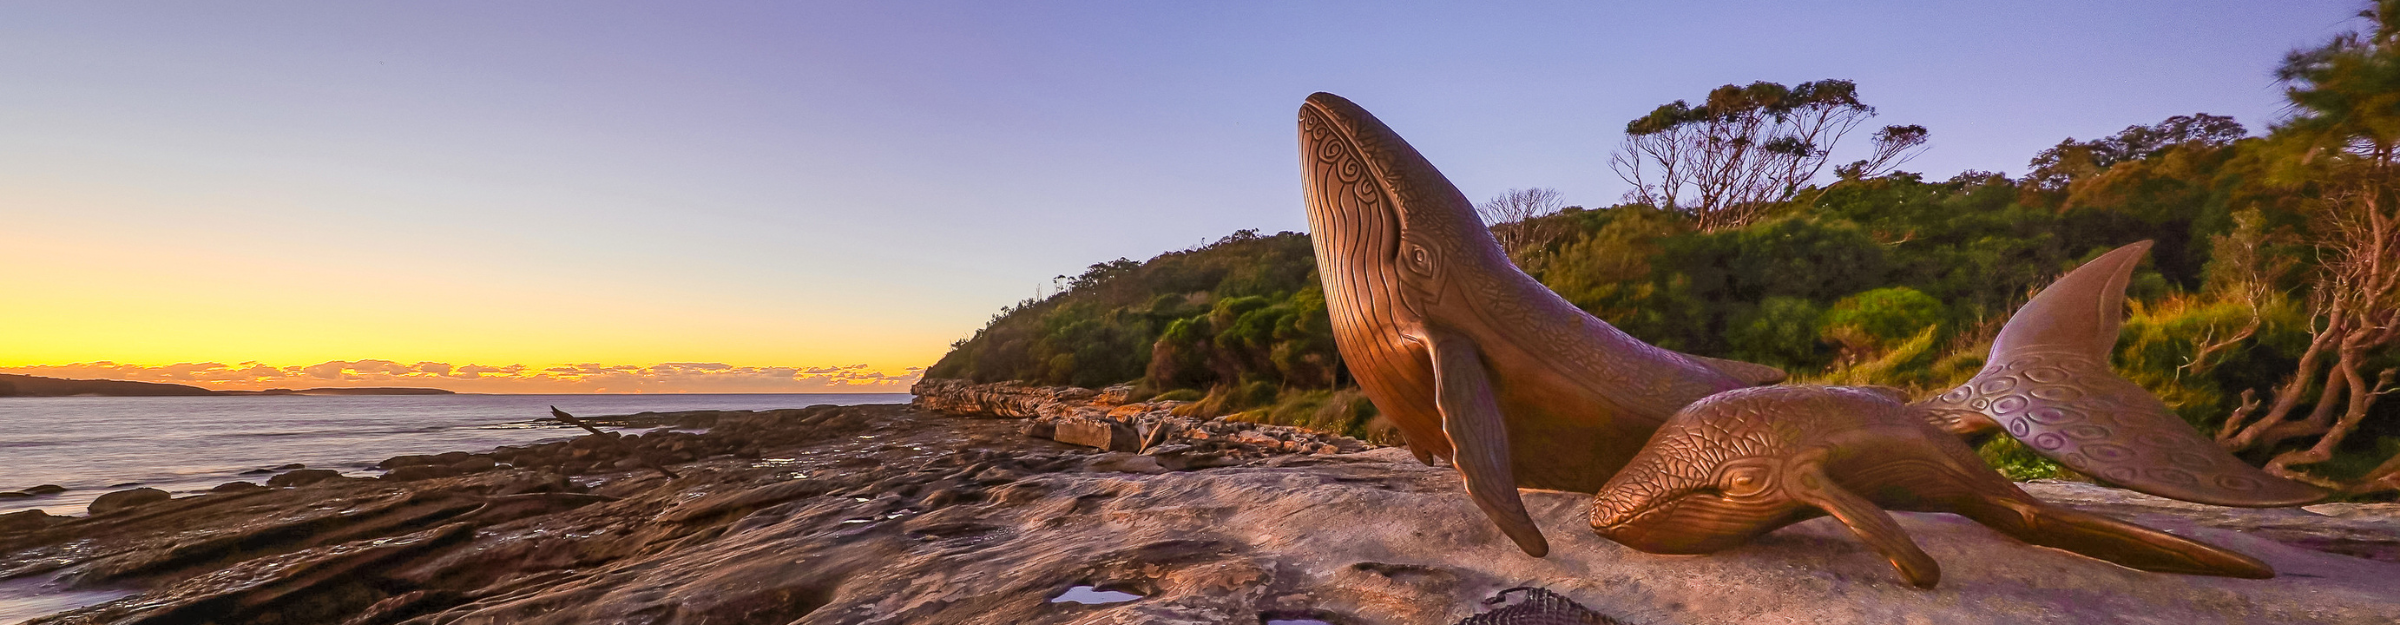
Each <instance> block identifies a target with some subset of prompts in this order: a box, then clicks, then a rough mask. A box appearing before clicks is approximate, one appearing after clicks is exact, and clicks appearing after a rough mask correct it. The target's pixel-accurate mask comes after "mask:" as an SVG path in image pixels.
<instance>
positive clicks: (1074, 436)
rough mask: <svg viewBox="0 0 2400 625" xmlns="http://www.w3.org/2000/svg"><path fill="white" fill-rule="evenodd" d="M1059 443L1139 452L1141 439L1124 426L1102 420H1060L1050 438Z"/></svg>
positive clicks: (1131, 429)
mask: <svg viewBox="0 0 2400 625" xmlns="http://www.w3.org/2000/svg"><path fill="white" fill-rule="evenodd" d="M1052 440H1056V441H1058V442H1061V443H1066V444H1069V445H1082V446H1085V447H1097V448H1100V449H1106V450H1109V451H1139V450H1141V448H1142V437H1141V436H1140V435H1138V434H1134V432H1133V428H1130V427H1126V426H1125V424H1122V423H1118V422H1115V421H1109V420H1104V419H1060V420H1059V421H1058V425H1057V432H1056V434H1055V435H1054V436H1053V437H1052Z"/></svg>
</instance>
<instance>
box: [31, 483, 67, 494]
mask: <svg viewBox="0 0 2400 625" xmlns="http://www.w3.org/2000/svg"><path fill="white" fill-rule="evenodd" d="M25 492H26V493H29V494H34V495H56V494H59V493H63V492H67V487H65V486H59V485H57V484H43V485H40V486H35V487H33V488H28V489H25Z"/></svg>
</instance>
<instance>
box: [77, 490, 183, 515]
mask: <svg viewBox="0 0 2400 625" xmlns="http://www.w3.org/2000/svg"><path fill="white" fill-rule="evenodd" d="M174 498H175V496H174V495H169V494H167V491H163V490H159V489H156V488H136V489H133V490H120V491H117V492H113V493H109V494H106V495H101V496H100V497H99V498H97V499H93V500H92V505H91V506H90V508H88V509H89V510H91V512H92V514H108V513H111V512H116V511H119V510H131V509H134V508H139V507H142V506H147V505H150V504H154V503H158V502H161V501H166V500H169V499H174Z"/></svg>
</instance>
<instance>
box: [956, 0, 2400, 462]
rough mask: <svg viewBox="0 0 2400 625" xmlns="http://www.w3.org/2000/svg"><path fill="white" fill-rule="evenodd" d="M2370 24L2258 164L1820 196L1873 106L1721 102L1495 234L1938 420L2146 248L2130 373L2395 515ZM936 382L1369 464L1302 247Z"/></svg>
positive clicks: (1991, 452) (1054, 299) (2339, 50)
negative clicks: (1036, 389)
mask: <svg viewBox="0 0 2400 625" xmlns="http://www.w3.org/2000/svg"><path fill="white" fill-rule="evenodd" d="M2364 17H2366V18H2368V23H2369V28H2368V29H2367V30H2365V31H2363V32H2359V33H2354V34H2350V35H2344V36H2342V37H2339V38H2336V39H2335V40H2333V41H2330V42H2327V43H2326V44H2324V45H2322V46H2320V47H2316V48H2308V49H2302V50H2298V51H2294V52H2293V53H2291V55H2290V56H2289V57H2287V58H2286V59H2285V61H2284V63H2283V65H2282V69H2281V71H2279V72H2278V75H2277V77H2278V78H2279V79H2280V80H2281V81H2282V84H2283V86H2284V87H2285V88H2286V93H2287V96H2288V98H2289V99H2290V102H2291V104H2292V109H2291V110H2292V113H2291V115H2290V116H2289V117H2288V118H2287V119H2284V120H2280V121H2277V122H2275V123H2273V124H2272V125H2271V126H2270V127H2267V128H2264V129H2261V130H2263V132H2262V133H2260V134H2256V135H2253V133H2252V132H2250V129H2247V128H2244V127H2243V126H2242V125H2240V124H2237V123H2235V121H2234V120H2232V119H2228V118H2224V117H2217V116H2212V115H2206V114H2195V115H2188V116H2177V117H2173V118H2169V119H2166V120H2163V121H2159V122H2157V123H2151V124H2141V125H2134V126H2130V127H2127V128H2126V129H2125V130H2124V131H2122V132H2119V133H2117V134H2115V135H2113V136H2109V137H2104V138H2098V139H2092V140H2076V139H2067V140H2064V141H2062V142H2060V143H2059V144H2057V145H2056V146H2055V147H2053V148H2051V149H2049V150H2045V151H2043V152H2041V153H2040V154H2036V155H2033V156H2032V158H2031V159H2030V161H2029V163H2028V165H2027V171H2026V173H2024V174H2023V175H2020V176H2015V177H2011V176H2007V175H2003V174H2000V173H1991V172H1976V171H1969V172H1965V173H1961V174H1958V175H1956V176H1952V177H1950V178H1948V179H1946V180H1938V181H1937V180H1928V179H1926V178H1925V177H1924V176H1922V175H1919V174H1914V173H1906V172H1899V171H1895V170H1894V168H1895V167H1897V166H1898V164H1899V163H1901V162H1904V161H1905V160H1906V157H1907V155H1908V154H1909V153H1910V151H1911V150H1915V149H1921V148H1922V147H1923V146H1924V145H1925V144H1926V143H1927V137H1928V135H1929V133H1928V131H1927V130H1926V129H1924V128H1922V127H1915V126H1890V127H1885V128H1884V129H1882V130H1881V131H1878V132H1875V133H1874V136H1873V141H1874V142H1875V153H1874V156H1872V157H1870V158H1869V159H1868V160H1864V161H1860V162H1858V163H1853V164H1851V165H1848V166H1842V167H1836V168H1834V172H1833V173H1834V176H1833V178H1834V179H1832V180H1830V181H1820V180H1818V179H1817V178H1816V176H1817V174H1818V172H1819V170H1821V169H1823V168H1824V166H1825V164H1826V163H1825V162H1824V161H1825V155H1826V153H1828V152H1830V150H1829V146H1830V145H1831V144H1832V141H1834V140H1838V139H1839V137H1840V136H1841V134H1843V133H1846V132H1849V131H1850V130H1851V129H1852V128H1854V127H1855V126H1857V125H1858V123H1860V122H1861V121H1863V120H1864V119H1865V118H1866V117H1868V116H1872V115H1873V114H1874V110H1873V109H1872V108H1871V107H1867V106H1866V105H1865V104H1864V103H1862V102H1859V101H1858V99H1857V92H1856V88H1855V86H1854V85H1851V84H1850V83H1848V82H1846V81H1820V82H1818V83H1806V84H1803V85H1799V86H1797V87H1791V88H1786V87H1783V86H1782V85H1776V84H1774V83H1754V84H1752V85H1748V86H1732V85H1729V86H1727V87H1725V88H1722V89H1719V90H1717V91H1716V92H1713V93H1711V94H1709V97H1708V98H1707V99H1706V100H1704V101H1703V102H1702V103H1701V104H1698V105H1693V104H1689V103H1686V102H1683V101H1678V102H1675V103H1672V104H1669V105H1666V106H1662V107H1660V110H1659V111H1658V112H1654V113H1652V114H1650V115H1648V116H1644V117H1642V118H1639V119H1635V120H1633V121H1632V122H1631V123H1629V124H1628V127H1627V141H1626V144H1625V145H1626V147H1624V148H1622V149H1621V150H1620V153H1619V156H1618V162H1619V168H1618V171H1619V174H1620V175H1621V176H1624V177H1625V178H1626V179H1627V181H1628V182H1629V183H1632V184H1633V185H1635V187H1636V191H1635V192H1633V193H1629V194H1628V197H1627V202H1626V203H1624V204H1620V205H1617V206H1611V207H1606V208H1595V209H1586V208H1581V207H1565V208H1563V209H1560V208H1556V207H1555V205H1556V200H1555V198H1556V196H1555V193H1546V191H1545V190H1517V191H1512V192H1511V193H1510V194H1505V195H1503V196H1501V197H1498V198H1494V200H1493V201H1492V202H1490V203H1487V204H1486V206H1485V207H1484V208H1485V209H1486V210H1485V213H1486V215H1487V217H1489V218H1490V219H1489V221H1491V222H1492V223H1494V224H1495V225H1494V226H1493V228H1494V232H1495V234H1496V235H1498V237H1499V238H1500V240H1501V241H1502V242H1503V244H1504V247H1505V248H1507V249H1508V250H1509V253H1510V256H1511V258H1512V259H1513V260H1515V261H1516V262H1517V264H1518V265H1519V266H1520V267H1521V268H1523V269H1525V271H1526V272H1527V273H1528V274H1530V275H1532V276H1533V277H1535V278H1536V279H1538V280H1540V281H1541V282H1542V283H1543V284H1545V285H1548V286H1549V287H1550V288H1551V289H1553V290H1554V291H1556V292H1558V294H1559V295H1561V296H1563V297H1564V298H1566V299H1567V300H1568V301H1570V302H1572V303H1574V304H1575V305H1576V306H1578V307H1581V308H1583V309H1584V310H1587V311H1590V312H1591V313H1593V314H1594V315H1597V316H1598V317H1600V318H1602V319H1605V320H1607V321H1609V322H1610V323H1613V324H1615V325H1617V326H1618V327H1620V328H1623V329H1624V330H1625V331H1627V332H1629V333H1631V334H1633V335H1635V336H1637V337H1640V338H1642V339H1644V340H1647V341H1650V342H1652V343H1655V344H1658V345H1660V346H1663V347H1667V348H1671V349H1676V350H1682V351H1686V352H1691V353H1696V354H1702V355H1708V356H1716V357H1723V358H1733V359H1739V360H1748V361H1753V362H1760V363H1766V364H1772V365H1776V366H1780V367H1783V368H1785V369H1786V370H1789V371H1791V372H1793V373H1794V377H1795V378H1797V379H1798V380H1801V381H1810V382H1821V383H1834V384H1883V385H1890V386H1896V387H1900V388H1904V389H1908V390H1910V391H1912V392H1915V393H1918V394H1920V395H1929V394H1932V393H1938V392H1940V391H1941V390H1944V389H1947V388H1948V387H1950V386H1952V385H1955V384H1958V383H1960V382H1961V381H1964V380H1965V379H1967V378H1968V377H1969V376H1971V375H1972V374H1973V373H1975V372H1976V371H1977V370H1978V369H1979V368H1981V366H1982V365H1983V357H1984V354H1985V351H1986V350H1988V348H1989V347H1990V341H1991V337H1992V335H1993V334H1994V333H1995V332H1996V331H1997V330H1998V327H1999V324H2000V323H2001V322H2002V321H2005V320H2006V318H2007V316H2008V314H2009V313H2010V312H2011V311H2012V310H2014V309H2015V307H2016V306H2017V305H2018V304H2021V303H2023V302H2024V301H2025V300H2026V299H2027V298H2028V297H2029V296H2030V295H2031V293H2032V292H2033V290H2035V289H2038V288H2040V287H2041V286H2043V285H2044V284H2047V283H2048V281H2049V280H2051V279H2053V278H2055V277H2056V276H2058V275H2059V274H2061V273H2063V272H2064V271H2066V270H2067V269H2070V268H2072V267H2074V266H2076V265H2077V264H2079V263H2081V262H2082V261H2084V260H2087V259H2090V258H2092V257H2094V256H2096V255H2098V254H2099V253H2101V252H2104V251H2106V250H2109V249H2112V248H2114V247H2116V246H2119V245H2123V244H2126V243H2131V242H2134V241H2140V240H2145V239H2147V240H2154V241H2157V246H2156V248H2154V250H2153V252H2152V257H2151V260H2150V261H2149V262H2147V263H2146V264H2145V265H2144V266H2143V268H2142V269H2141V270H2140V272H2139V273H2138V274H2137V276H2136V279H2135V281H2134V283H2133V285H2132V287H2131V295H2132V299H2133V300H2134V303H2133V305H2132V309H2131V311H2130V313H2129V317H2128V319H2127V323H2126V325H2125V330H2124V333H2123V337H2122V339H2121V341H2120V343H2119V345H2118V351H2117V355H2116V365H2117V367H2118V369H2119V371H2120V372H2121V373H2123V374H2124V375H2126V376H2127V377H2129V378H2132V379H2133V380H2135V381H2136V382H2139V383H2141V384H2142V385H2143V386H2145V387H2147V388H2149V389H2150V390H2151V391H2152V392H2154V393H2156V394H2157V395H2158V396H2160V397H2161V398H2163V399H2165V400H2166V401H2167V403H2168V404H2169V405H2171V406H2173V407H2175V409H2176V410H2177V411H2178V412H2179V413H2181V414H2182V415H2183V416H2184V417H2185V418H2186V419H2187V420H2189V421H2191V422H2192V423H2193V424H2194V425H2196V426H2198V427H2200V428H2201V429H2202V431H2203V432H2207V433H2210V434H2212V435H2216V436H2217V437H2218V439H2219V440H2220V442H2221V443H2223V444H2224V446H2225V447H2227V448H2228V449H2231V450H2233V451H2235V452H2236V453H2237V454H2240V455H2242V456H2243V457H2244V458H2247V459H2250V460H2252V461H2253V462H2256V463H2259V464H2263V465H2266V466H2267V467H2268V468H2269V470H2270V471H2273V472H2276V473H2279V474H2284V475H2288V476H2294V477H2298V478H2301V479H2307V480H2311V481H2315V482H2318V483H2321V484H2327V485H2333V486H2339V487H2343V488H2346V489H2348V490H2350V491H2351V492H2353V493H2360V494H2365V493H2374V492H2389V491H2393V490H2396V489H2400V402H2390V401H2377V400H2378V399H2379V398H2382V397H2384V396H2385V395H2386V394H2387V393H2389V392H2390V391H2391V390H2393V389H2394V380H2393V377H2394V371H2395V370H2396V369H2400V349H2396V348H2395V344H2396V343H2400V328H2396V326H2400V170H2396V169H2395V168H2394V165H2395V156H2396V155H2395V152H2394V150H2395V148H2400V104H2396V103H2400V19H2395V18H2400V1H2394V0H2385V1H2382V2H2378V3H2377V4H2376V6H2375V8H2373V9H2372V10H2370V11H2368V12H2366V13H2365V14H2364ZM1824 120H1833V121H1832V122H1826V121H1824ZM1811 124H1814V125H1813V126H1811ZM1936 130H1938V129H1936ZM1677 142H1680V143H1677ZM1662 146H1663V147H1662ZM1678 146H1681V148H1684V149H1675V148H1677V147H1678ZM1711 151H1713V152H1711ZM1694 152H1704V153H1707V154H1703V155H1704V156H1708V157H1710V158H1715V159H1717V160H1715V161H1711V162H1713V163H1715V164H1716V165H1715V166H1716V167H1719V168H1722V169H1724V170H1726V171H1735V172H1742V171H1749V172H1750V175H1749V177H1747V178H1738V179H1732V178H1729V179H1727V180H1711V179H1688V178H1687V179H1674V178H1659V177H1656V176H1654V175H1650V174H1643V173H1640V172H1645V171H1646V172H1657V171H1685V172H1689V171H1691V169H1689V168H1684V169H1680V170H1677V169H1673V168H1666V169H1662V168H1660V167H1658V166H1659V165H1669V164H1674V163H1673V162H1672V161H1671V160H1669V159H1672V158H1690V157H1691V154H1692V153H1694ZM1662 155H1663V156H1662ZM1743 159H1748V160H1746V161H1745V160H1743ZM1642 167H1649V168H1648V169H1642ZM1742 168H1751V170H1744V169H1742ZM1752 170H1755V171H1752ZM1757 181H1765V182H1757ZM1801 183H1804V184H1801ZM1743 184H1751V185H1752V187H1750V188H1741V185H1743ZM1712 185H1714V186H1712ZM1759 185H1765V186H1759ZM1712 189H1713V191H1712ZM1727 189H1731V191H1727ZM1295 210H1297V209H1295ZM927 375H928V376H929V377H937V378H964V379H971V380H975V381H983V382H994V381H1003V380H1023V381H1028V382H1035V383H1042V384H1072V385H1079V386H1103V385H1108V384H1116V383H1126V382H1131V383H1134V384H1136V385H1137V394H1139V395H1161V396H1169V397H1179V398H1186V399H1201V400H1203V401H1202V402H1201V403H1200V405H1199V406H1198V409H1199V410H1201V411H1203V412H1206V413H1210V414H1232V415H1237V416H1238V417H1239V418H1245V419H1256V420H1267V421H1276V422H1283V423H1291V424H1300V425H1311V426H1315V427H1322V428H1327V429H1335V430H1344V431H1347V432H1349V433H1352V434H1359V435H1369V436H1373V435H1375V434H1376V432H1374V431H1373V430H1374V429H1375V428H1376V424H1375V423H1374V422H1373V421H1372V420H1371V418H1370V417H1371V415H1372V406H1371V405H1369V404H1368V403H1367V402H1365V401H1364V400H1363V398H1361V397H1360V396H1359V395H1358V394H1357V393H1356V391H1355V390H1354V388H1353V386H1352V385H1351V383H1350V382H1349V380H1348V379H1347V377H1346V373H1344V372H1343V370H1342V368H1341V366H1340V362H1339V356H1338V354H1337V353H1336V352H1335V350H1334V345H1333V340H1332V337H1331V334H1330V324H1329V320H1328V319H1327V316H1326V312H1325V305H1324V295H1323V292H1322V291H1321V289H1320V288H1319V286H1318V276H1317V275H1316V274H1315V265H1314V261H1313V259H1312V258H1311V254H1310V247H1309V243H1308V240H1307V238H1306V235H1303V234H1298V233H1288V232H1287V233H1280V234H1276V235H1272V236H1261V235H1258V234H1257V233H1255V232H1252V231H1243V232H1239V233H1235V234H1234V235H1233V236H1229V237H1226V238H1224V239H1222V240H1220V241H1217V242H1216V243H1214V244H1210V245H1206V246H1202V247H1199V248H1196V249H1190V250H1184V251H1178V252H1171V253H1168V254H1164V255H1161V256H1159V257H1157V258H1153V259H1151V260H1149V261H1147V262H1139V263H1137V262H1133V261H1129V260H1124V259H1119V260H1116V261H1111V262H1108V263H1102V264H1098V265H1093V266H1092V267H1091V269H1090V270H1089V271H1087V272H1085V273H1084V274H1083V275H1081V276H1077V277H1075V278H1073V279H1072V280H1071V281H1070V282H1069V283H1068V285H1067V288H1065V289H1064V290H1063V291H1061V292H1060V293H1058V294H1056V295H1053V296H1050V297H1047V298H1042V299H1039V300H1034V301H1027V302H1023V303H1020V304H1018V305H1016V306H1014V307H1011V308H1009V309H1007V310H1004V311H1002V312H1001V314H999V315H997V316H995V317H994V318H993V320H992V322H991V324H990V325H989V326H987V327H985V328H984V329H982V330H981V331H978V332H977V333H975V335H974V336H973V337H971V338H968V339H966V340H963V341H960V342H959V343H958V344H956V345H955V347H954V349H953V350H952V351H951V353H950V354H949V355H947V356H945V357H944V358H943V359H942V360H941V362H940V363H938V364H936V365H935V366H933V367H932V368H931V370H929V371H928V373H927ZM2012 446H2013V442H2010V441H2006V440H2005V439H2003V440H2002V441H1999V442H1995V443H1993V444H1991V445H1989V446H1987V447H1986V449H1985V450H1984V451H1985V453H1986V456H1987V458H1989V459H1991V460H1993V461H1994V462H1995V464H1998V465H2000V466H2002V467H2003V468H2004V469H2008V470H2010V471H2011V472H2013V473H2015V474H2016V475H2018V476H2020V477H2025V476H2032V475H2041V474H2048V473H2054V472H2056V471H2057V470H2058V469H2057V468H2056V467H2055V466H2054V465H2049V464H2048V463H2046V462H2043V461H2040V460H2039V459H2038V458H2035V457H2033V456H2031V455H2030V454H2026V453H2023V452H2022V451H2020V450H2016V449H2012Z"/></svg>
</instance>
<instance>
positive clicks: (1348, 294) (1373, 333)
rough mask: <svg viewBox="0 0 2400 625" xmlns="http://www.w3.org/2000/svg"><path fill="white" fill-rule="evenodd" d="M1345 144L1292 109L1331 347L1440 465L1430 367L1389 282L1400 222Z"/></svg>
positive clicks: (1442, 451) (1441, 439) (1443, 450)
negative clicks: (1330, 329)
mask: <svg viewBox="0 0 2400 625" xmlns="http://www.w3.org/2000/svg"><path fill="white" fill-rule="evenodd" d="M1350 137H1351V133H1349V132H1345V131H1344V130H1343V129H1342V128H1341V127H1339V126H1338V125H1336V121H1335V120H1334V119H1333V118H1332V117H1330V116H1328V115H1326V114H1325V112H1324V111H1321V110H1318V109H1317V108H1316V107H1315V106H1304V107H1302V108H1301V109H1300V145H1301V148H1302V149H1301V163H1300V168H1301V172H1302V174H1303V175H1302V178H1301V181H1302V185H1303V187H1304V189H1305V191H1306V194H1307V195H1306V197H1307V201H1308V226H1309V232H1310V241H1311V242H1312V244H1313V245H1314V246H1315V248H1316V256H1317V274H1318V275H1319V276H1321V277H1322V280H1323V282H1324V285H1325V304H1326V308H1327V310H1328V311H1329V312H1330V313H1331V315H1332V318H1333V335H1334V345H1335V347H1336V349H1338V350H1339V351H1340V352H1341V355H1342V360H1343V362H1344V364H1346V365H1347V366H1348V367H1349V370H1350V374H1351V377H1354V378H1356V379H1358V384H1359V388H1360V389H1361V390H1363V391H1365V392H1366V394H1367V397H1368V399H1370V400H1373V401H1374V402H1375V406H1376V407H1377V408H1378V409H1380V410H1381V411H1382V412H1383V414H1384V415H1386V416H1387V417H1389V418H1390V419H1391V420H1392V422H1393V423H1394V424H1396V425H1398V426H1399V427H1400V432H1401V435H1402V436H1404V437H1406V438H1407V439H1408V443H1409V445H1410V446H1412V447H1416V448H1418V449H1421V450H1425V451H1427V452H1428V453H1431V454H1433V455H1438V456H1443V457H1448V456H1449V455H1450V442H1449V439H1448V438H1447V437H1445V436H1443V435H1442V425H1441V423H1442V421H1441V414H1440V412H1439V411H1438V410H1437V408H1436V407H1435V404H1434V396H1433V388H1434V384H1433V363H1432V361H1431V360H1430V359H1429V358H1428V357H1427V355H1426V353H1425V350H1424V348H1423V347H1422V346H1421V345H1420V344H1418V343H1416V342H1414V341H1412V340H1410V339H1408V338H1407V337H1408V335H1409V334H1412V333H1414V332H1415V331H1416V328H1417V327H1418V326H1419V323H1418V322H1417V321H1415V320H1414V319H1410V318H1406V317H1404V316H1403V310H1402V305H1401V301H1402V298H1401V296H1400V277H1399V276H1397V275H1394V271H1395V269H1396V266H1395V265H1394V264H1393V260H1394V259H1395V258H1396V256H1397V255H1398V253H1399V251H1398V250H1399V244H1400V220H1399V214H1398V213H1397V212H1396V210H1395V209H1394V207H1393V206H1392V200H1391V198H1390V197H1389V196H1388V194H1387V193H1386V192H1385V191H1384V187H1383V185H1382V184H1381V183H1379V182H1378V181H1377V180H1376V179H1375V176H1374V174H1373V172H1372V171H1371V168H1370V167H1368V165H1367V163H1366V161H1365V160H1364V159H1363V158H1362V157H1361V154H1360V152H1359V148H1358V146H1356V145H1354V144H1353V143H1352V142H1351V138H1350Z"/></svg>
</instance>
